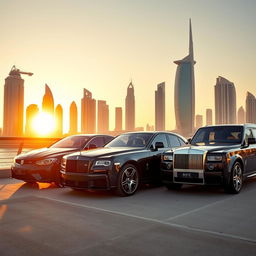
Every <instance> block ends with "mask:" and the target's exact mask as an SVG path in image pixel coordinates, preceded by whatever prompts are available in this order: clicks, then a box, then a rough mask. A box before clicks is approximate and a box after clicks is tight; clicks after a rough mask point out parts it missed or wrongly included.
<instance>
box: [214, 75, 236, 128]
mask: <svg viewBox="0 0 256 256" xmlns="http://www.w3.org/2000/svg"><path fill="white" fill-rule="evenodd" d="M214 90H215V123H216V124H235V123H236V89H235V86H234V84H233V83H232V82H230V81H228V80H227V79H226V78H224V77H221V76H219V77H218V78H217V79H216V85H215V87H214Z"/></svg>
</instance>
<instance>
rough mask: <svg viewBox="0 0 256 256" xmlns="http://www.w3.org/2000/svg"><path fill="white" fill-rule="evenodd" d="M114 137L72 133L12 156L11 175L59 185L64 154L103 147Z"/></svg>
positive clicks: (31, 180)
mask: <svg viewBox="0 0 256 256" xmlns="http://www.w3.org/2000/svg"><path fill="white" fill-rule="evenodd" d="M113 138H114V137H113V136H109V135H93V134H91V135H90V134H88V135H83V134H79V135H72V136H69V137H66V138H63V139H61V140H59V141H58V142H56V143H54V144H53V145H52V146H50V147H48V148H41V149H36V150H32V151H30V152H28V153H25V154H21V155H18V156H16V157H15V158H14V164H13V166H12V177H13V178H15V179H19V180H23V181H25V182H30V183H33V182H37V181H39V182H54V183H55V184H56V185H57V186H59V187H61V186H62V183H61V182H60V180H61V175H60V163H61V159H62V157H63V156H64V155H67V154H70V153H73V152H76V151H81V150H89V149H95V148H99V147H104V145H106V144H107V143H108V142H110V141H111V140H112V139H113Z"/></svg>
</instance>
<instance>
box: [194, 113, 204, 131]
mask: <svg viewBox="0 0 256 256" xmlns="http://www.w3.org/2000/svg"><path fill="white" fill-rule="evenodd" d="M202 126H203V116H202V115H196V129H198V128H200V127H202Z"/></svg>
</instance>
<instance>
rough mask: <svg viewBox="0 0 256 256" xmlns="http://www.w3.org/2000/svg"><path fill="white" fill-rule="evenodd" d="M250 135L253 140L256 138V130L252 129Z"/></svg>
mask: <svg viewBox="0 0 256 256" xmlns="http://www.w3.org/2000/svg"><path fill="white" fill-rule="evenodd" d="M252 134H253V138H256V129H255V128H253V129H252Z"/></svg>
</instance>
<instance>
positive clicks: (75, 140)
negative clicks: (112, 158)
mask: <svg viewBox="0 0 256 256" xmlns="http://www.w3.org/2000/svg"><path fill="white" fill-rule="evenodd" d="M90 138H91V137H89V136H69V137H66V138H64V139H62V140H59V141H58V142H56V143H54V144H53V145H52V146H50V148H79V149H80V148H83V147H84V146H85V144H86V143H87V142H88V141H89V139H90Z"/></svg>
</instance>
